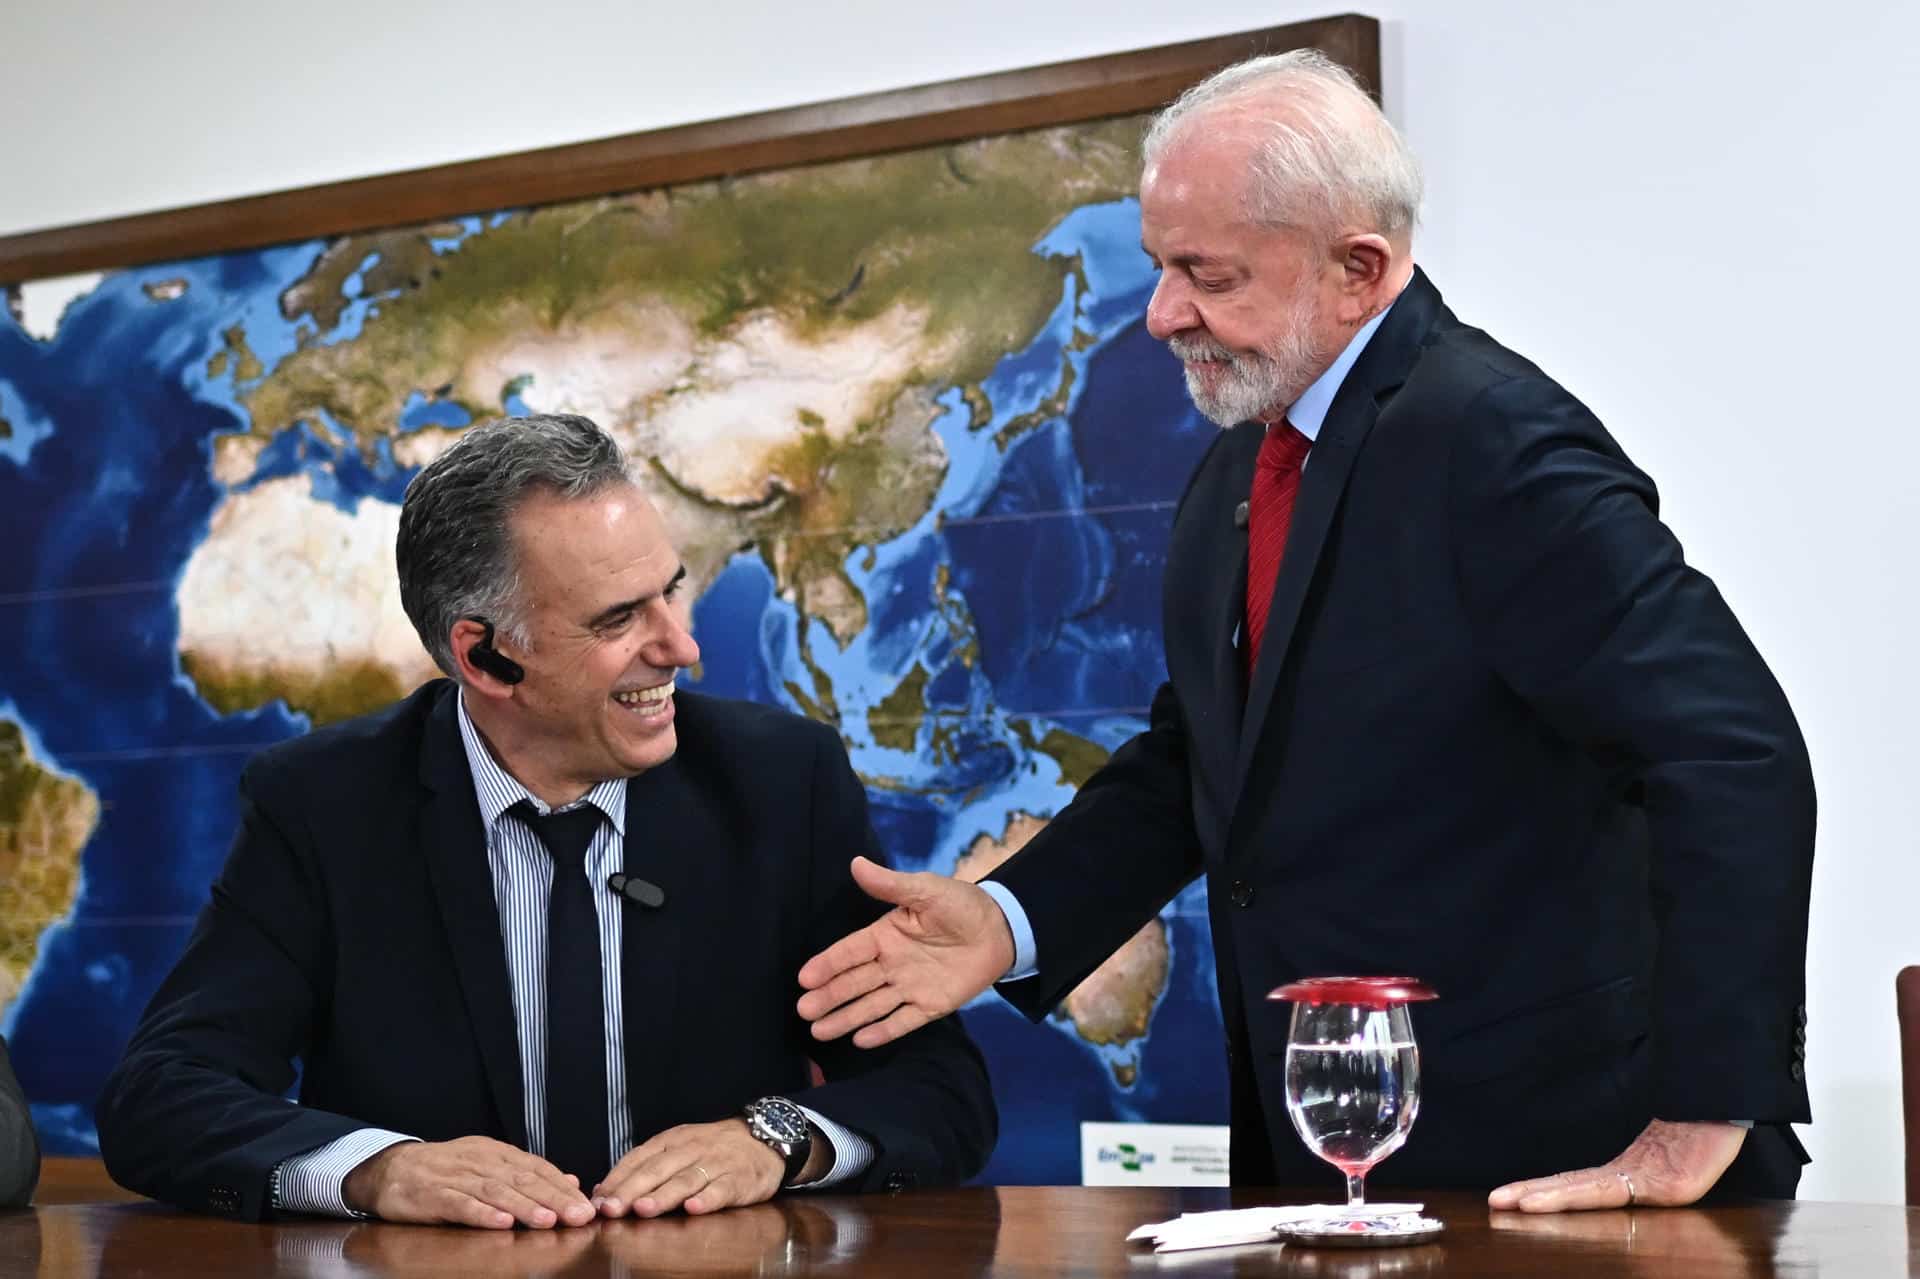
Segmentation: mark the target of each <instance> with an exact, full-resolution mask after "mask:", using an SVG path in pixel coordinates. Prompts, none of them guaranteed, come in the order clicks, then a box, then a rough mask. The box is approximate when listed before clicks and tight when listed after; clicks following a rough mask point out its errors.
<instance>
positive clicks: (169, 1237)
mask: <svg viewBox="0 0 1920 1279" xmlns="http://www.w3.org/2000/svg"><path fill="white" fill-rule="evenodd" d="M1420 1198H1422V1199H1423V1200H1424V1202H1425V1203H1426V1204H1427V1210H1428V1212H1429V1213H1430V1214H1431V1215H1434V1216H1437V1217H1439V1218H1441V1219H1442V1220H1443V1221H1445V1222H1446V1223H1447V1232H1446V1234H1445V1235H1444V1236H1442V1238H1441V1240H1440V1241H1439V1242H1436V1243H1432V1244H1427V1245H1423V1246H1419V1247H1413V1248H1395V1249H1375V1250H1366V1251H1361V1250H1335V1249H1318V1250H1315V1249H1302V1248H1299V1247H1297V1246H1294V1245H1286V1246H1279V1245H1256V1246H1248V1247H1240V1248H1233V1249H1216V1250H1210V1251H1206V1252H1194V1253H1181V1254H1169V1255H1163V1256H1156V1255H1155V1254H1154V1253H1153V1252H1152V1251H1151V1250H1150V1249H1148V1248H1147V1247H1145V1246H1144V1245H1140V1244H1128V1243H1126V1242H1124V1239H1125V1236H1126V1234H1127V1232H1128V1231H1129V1230H1131V1229H1132V1228H1133V1227H1134V1226H1136V1225H1139V1224H1141V1223H1142V1222H1146V1221H1158V1220H1163V1219H1166V1218H1168V1217H1173V1216H1177V1215H1178V1214H1179V1213H1181V1212H1183V1211H1198V1210H1203V1209H1210V1208H1220V1207H1228V1206H1248V1205H1252V1204H1258V1203H1274V1202H1288V1201H1297V1200H1298V1199H1299V1196H1295V1195H1283V1194H1272V1193H1269V1194H1265V1195H1263V1194H1260V1193H1257V1192H1250V1191H1240V1192H1234V1193H1233V1194H1232V1195H1231V1196H1229V1194H1228V1192H1225V1191H1210V1190H1186V1191H1179V1190H1147V1189H1130V1188H1129V1189H1087V1188H1082V1187H1077V1186H1072V1187H1044V1186H1015V1187H1004V1188H1000V1189H997V1190H996V1189H966V1190H945V1191H920V1192H917V1193H911V1194H904V1195H871V1196H851V1195H848V1196H841V1195H820V1196H805V1195H795V1196H789V1197H786V1198H783V1199H781V1200H778V1201H776V1202H774V1203H769V1204H762V1205H759V1206H757V1207H753V1208H744V1209H738V1210H735V1211H732V1212H725V1213H720V1214H717V1215H715V1216H712V1217H703V1218H686V1217H668V1218H662V1219H660V1220H657V1221H619V1222H605V1223H601V1224H599V1225H596V1226H590V1227H587V1228H585V1229H582V1230H569V1231H506V1232H497V1233H496V1232H490V1231H477V1230H459V1229H443V1228H434V1227H425V1226H390V1225H372V1224H355V1223H348V1222H294V1223H282V1224H275V1225H265V1226H261V1225H248V1224H242V1223H238V1222H231V1221H220V1220H215V1219H212V1218H207V1217H196V1216H189V1215H186V1214H183V1213H178V1212H174V1211H172V1210H170V1209H166V1208H162V1207H160V1206H158V1205H155V1204H146V1203H138V1204H128V1203H118V1204H65V1205H52V1206H42V1207H38V1208H35V1209H31V1210H28V1211H25V1212H16V1213H8V1214H0V1279H15V1277H16V1276H27V1275H33V1276H47V1277H52V1276H60V1277H61V1279H67V1277H69V1276H71V1277H72V1279H89V1277H91V1276H96V1275H98V1276H124V1275H136V1274H137V1275H142V1276H153V1277H155V1279H166V1277H168V1276H175V1275H180V1276H185V1275H194V1276H202V1275H204V1276H227V1275H298V1276H355V1275H373V1274H390V1275H400V1276H406V1275H423V1276H424V1275H451V1276H459V1277H460V1279H488V1277H489V1276H496V1275H498V1276H506V1275H555V1276H597V1275H606V1276H624V1275H639V1274H647V1275H722V1274H760V1275H785V1274H856V1275H886V1276H908V1277H909V1279H947V1277H948V1276H961V1275H988V1274H992V1275H1035V1276H1039V1275H1179V1276H1183V1277H1184V1276H1198V1275H1336V1276H1345V1277H1347V1279H1362V1277H1367V1279H1382V1277H1385V1276H1405V1275H1482V1276H1522V1275H1525V1276H1551V1277H1552V1279H1582V1277H1585V1276H1612V1275H1661V1276H1689V1277H1692V1276H1723V1275H1740V1276H1764V1275H1801V1274H1806V1275H1812V1274H1828V1275H1845V1276H1870V1275H1904V1274H1909V1273H1915V1272H1916V1271H1917V1270H1920V1267H1916V1265H1915V1262H1916V1260H1917V1259H1920V1251H1917V1250H1916V1247H1915V1226H1916V1223H1920V1210H1916V1209H1908V1208H1902V1207H1891V1206H1877V1205H1866V1204H1834V1203H1802V1204H1754V1205H1741V1206H1730V1207H1716V1208H1695V1209H1659V1208H1642V1209H1636V1210H1633V1211H1618V1212H1595V1213H1579V1214H1572V1215H1568V1216H1559V1217H1527V1216H1522V1215H1521V1214H1518V1213H1489V1212H1488V1211H1487V1208H1486V1204H1485V1200H1484V1199H1483V1198H1482V1197H1481V1196H1478V1195H1462V1194H1433V1195H1426V1196H1421V1197H1420Z"/></svg>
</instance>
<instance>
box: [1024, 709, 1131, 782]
mask: <svg viewBox="0 0 1920 1279" xmlns="http://www.w3.org/2000/svg"><path fill="white" fill-rule="evenodd" d="M1013 732H1014V736H1016V737H1018V738H1019V739H1020V744H1021V745H1022V746H1025V747H1026V748H1027V749H1028V750H1029V751H1032V752H1035V753H1037V754H1041V755H1045V756H1046V757H1047V758H1049V759H1051V760H1052V761H1053V762H1054V763H1056V764H1058V765H1060V779H1061V780H1062V781H1064V782H1066V783H1067V785H1069V786H1071V787H1073V788H1074V789H1075V790H1078V789H1080V787H1082V786H1084V785H1085V784H1086V781H1087V779H1088V778H1089V777H1092V776H1093V775H1094V774H1095V773H1097V772H1099V771H1100V769H1101V767H1102V766H1103V765H1105V764H1106V762H1107V758H1108V755H1109V752H1108V750H1107V748H1106V747H1104V746H1102V745H1100V743H1098V742H1092V741H1088V740H1087V739H1086V738H1084V737H1081V736H1079V735H1077V734H1075V733H1069V732H1067V731H1066V730H1065V729H1064V728H1050V729H1048V730H1047V735H1046V736H1045V737H1041V738H1036V737H1034V735H1033V726H1032V725H1031V724H1029V723H1028V722H1027V721H1026V720H1019V719H1016V720H1014V721H1013Z"/></svg>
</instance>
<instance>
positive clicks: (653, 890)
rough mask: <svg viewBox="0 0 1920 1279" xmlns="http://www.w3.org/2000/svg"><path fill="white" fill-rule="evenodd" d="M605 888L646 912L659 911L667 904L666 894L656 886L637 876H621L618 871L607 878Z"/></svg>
mask: <svg viewBox="0 0 1920 1279" xmlns="http://www.w3.org/2000/svg"><path fill="white" fill-rule="evenodd" d="M607 887H608V888H611V889H612V890H613V891H614V892H616V893H618V894H620V895H621V896H622V897H624V898H626V899H627V900H628V901H630V902H637V903H639V904H640V905H642V906H645V907H646V908H647V909H648V910H659V909H660V908H661V907H662V906H664V905H666V904H667V894H666V892H665V890H663V889H662V888H661V887H660V885H658V884H649V883H648V882H647V881H646V880H644V879H642V878H640V877H639V876H638V875H622V874H621V873H620V872H619V871H615V872H614V873H613V874H611V875H609V876H607Z"/></svg>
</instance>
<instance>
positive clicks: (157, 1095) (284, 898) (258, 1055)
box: [98, 761, 364, 1220]
mask: <svg viewBox="0 0 1920 1279" xmlns="http://www.w3.org/2000/svg"><path fill="white" fill-rule="evenodd" d="M274 782H275V776H274V774H273V773H272V771H271V769H270V766H269V764H268V763H267V762H266V761H257V762H256V763H255V764H254V765H252V766H250V767H249V768H248V770H247V772H246V774H245V775H244V776H243V777H242V779H241V784H240V790H241V823H240V831H239V834H238V835H237V836H236V837H235V841H234V846H233V850H232V852H231V853H230V854H229V856H228V859H227V863H226V866H225V868H224V869H223V870H222V871H221V873H220V876H219V878H218V879H217V880H216V881H215V882H214V885H213V894H212V899H211V901H210V902H209V903H208V904H207V906H206V908H205V909H204V910H203V911H202V912H201V914H200V919H199V921H198V923H197V924H196V926H195V928H194V931H193V935H192V936H191V938H189V940H188V942H187V948H186V951H185V952H184V953H183V954H182V955H181V957H180V961H179V963H178V964H176V965H175V966H174V968H173V971H172V972H171V973H169V974H168V975H167V977H166V979H165V980H164V981H163V982H162V983H161V985H160V989H159V990H158V992H156V993H155V995H154V997H153V1000H152V1002H151V1003H150V1004H149V1005H148V1006H147V1010H146V1012H145V1014H143V1016H142V1017H141V1019H140V1023H139V1025H138V1026H137V1027H136V1028H135V1030H134V1033H133V1038H132V1041H131V1042H130V1043H129V1044H128V1045H127V1051H126V1055H125V1056H124V1057H123V1058H122V1059H121V1062H120V1065H119V1066H118V1067H117V1068H116V1069H115V1070H114V1072H113V1074H112V1075H111V1076H109V1077H108V1079H107V1084H106V1088H105V1090H104V1091H103V1093H102V1095H101V1098H100V1104H99V1109H98V1122H99V1131H100V1153H101V1155H102V1156H103V1157H104V1158H105V1160H106V1164H107V1169H108V1171H109V1172H111V1173H112V1174H113V1178H114V1180H115V1181H117V1182H119V1183H120V1184H121V1185H123V1186H126V1187H128V1188H129V1189H132V1190H136V1191H139V1192H140V1193H141V1194H144V1195H149V1196H152V1197H153V1198H156V1199H162V1200H166V1201H167V1202H170V1203H174V1204H178V1205H179V1206H181V1207H184V1208H191V1209H196V1210H200V1211H210V1212H217V1213H220V1214H222V1215H226V1216H240V1217H244V1218H246V1219H248V1220H260V1219H261V1218H263V1217H265V1216H266V1215H268V1213H269V1211H270V1209H271V1203H270V1195H269V1181H270V1178H271V1176H272V1172H273V1169H274V1167H275V1166H276V1165H277V1164H279V1163H280V1162H281V1161H282V1160H284V1159H286V1158H288V1157H289V1156H292V1155H296V1154H300V1153H302V1152H304V1151H308V1150H313V1149H315V1148H317V1147H319V1146H323V1145H326V1144H327V1143H328V1142H331V1141H333V1140H335V1139H336V1138H339V1137H342V1136H345V1135H346V1134H347V1133H349V1132H353V1131H355V1130H357V1129H359V1128H361V1127H364V1125H363V1124H361V1123H359V1122H357V1121H355V1120H352V1119H349V1118H347V1117H346V1116H343V1115H336V1114H332V1113H329V1112H327V1111H322V1110H317V1109H314V1108H311V1107H306V1106H300V1105H297V1104H295V1103H294V1102H292V1101H289V1100H288V1099H287V1098H286V1096H285V1094H286V1092H287V1091H288V1089H289V1088H290V1087H291V1086H292V1085H293V1082H294V1065H293V1063H294V1061H295V1060H296V1059H297V1058H298V1057H299V1056H300V1055H301V1054H302V1053H303V1052H304V1051H305V1049H306V1047H307V1044H308V1040H309V1037H310V1035H311V1033H312V1027H313V1026H314V1025H316V1024H318V1022H319V1020H320V1010H321V1009H323V1008H324V1006H325V1003H326V1001H327V999H328V991H329V982H330V972H331V968H330V964H329V962H328V959H327V956H328V955H329V954H330V953H331V941H330V927H329V923H328V919H327V912H326V909H325V906H324V897H323V894H322V892H321V887H320V884H319V883H318V878H317V876H318V872H317V868H316V867H315V865H314V862H313V859H312V857H311V853H310V850H309V851H303V849H302V841H301V839H300V838H299V833H298V832H297V831H296V830H292V829H290V827H291V826H292V821H291V819H290V817H289V816H288V814H291V813H293V812H295V811H297V809H296V808H295V807H294V806H293V805H292V804H291V803H287V802H281V803H274V802H272V801H270V800H268V799H267V798H265V796H267V795H270V794H273V793H274V792H275V791H276V790H277V789H278V787H277V786H276V785H275V784H274Z"/></svg>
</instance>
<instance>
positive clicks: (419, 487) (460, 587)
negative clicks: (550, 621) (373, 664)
mask: <svg viewBox="0 0 1920 1279" xmlns="http://www.w3.org/2000/svg"><path fill="white" fill-rule="evenodd" d="M629 482H630V481H629V480H628V475H627V459H626V456H625V455H624V454H623V453H622V452H621V451H620V446H619V444H617V443H615V441H614V439H613V437H612V436H610V435H608V434H607V433H606V432H605V431H603V430H601V429H600V428H599V427H598V426H595V425H594V424H593V423H592V422H591V421H589V420H587V419H586V418H584V417H577V416H574V415H572V414H536V415H534V416H531V417H509V418H501V419H499V420H497V421H493V422H487V423H485V424H483V425H481V426H476V427H474V428H472V429H471V430H469V431H467V432H466V433H465V434H464V435H462V436H461V437H460V438H459V439H457V440H455V441H454V442H453V445H452V447H450V448H448V449H447V451H446V452H444V453H442V454H441V455H440V456H439V457H437V458H435V459H434V460H433V461H431V462H429V463H427V465H426V466H425V467H423V468H421V471H420V474H418V475H416V476H414V477H413V482H412V483H411V484H409V485H407V496H406V499H405V500H404V501H403V502H402V503H401V505H400V535H399V537H398V538H397V539H396V540H395V542H394V559H395V560H396V561H397V563H398V565H399V569H400V604H401V607H403V608H405V609H406V610H407V618H408V620H409V621H411V622H412V623H413V629H414V630H416V631H418V632H419V633H420V642H421V643H422V644H425V645H426V646H427V652H428V653H430V654H432V655H433V660H434V661H435V663H437V664H438V665H439V667H440V669H441V670H443V671H445V672H446V673H447V674H448V675H450V676H453V677H454V678H455V679H458V678H459V669H460V668H459V664H458V663H456V662H455V661H454V657H453V645H452V643H451V642H450V641H449V639H448V633H449V632H450V631H452V630H453V625H454V623H455V622H458V621H459V620H460V619H461V618H463V617H480V618H485V619H486V620H487V621H489V622H492V623H493V625H494V630H495V632H496V633H497V634H500V635H504V636H506V637H507V638H509V639H510V640H512V641H513V643H514V644H515V645H516V646H518V647H520V648H522V649H525V648H527V647H529V646H530V641H531V639H532V635H531V633H530V628H529V627H528V624H527V617H526V613H525V609H524V606H523V602H522V600H521V598H520V565H519V551H518V548H517V547H516V546H515V545H514V541H513V534H512V528H511V525H510V521H511V520H512V518H513V513H514V512H515V511H516V510H518V509H519V507H520V504H521V503H522V502H523V501H525V500H526V499H527V498H528V497H529V496H531V495H533V494H534V493H536V492H542V493H550V494H553V495H555V496H557V497H562V498H578V497H586V496H589V495H591V494H594V493H598V492H600V491H601V490H603V489H607V488H611V487H613V486H615V485H618V484H625V483H629Z"/></svg>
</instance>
